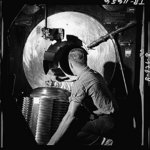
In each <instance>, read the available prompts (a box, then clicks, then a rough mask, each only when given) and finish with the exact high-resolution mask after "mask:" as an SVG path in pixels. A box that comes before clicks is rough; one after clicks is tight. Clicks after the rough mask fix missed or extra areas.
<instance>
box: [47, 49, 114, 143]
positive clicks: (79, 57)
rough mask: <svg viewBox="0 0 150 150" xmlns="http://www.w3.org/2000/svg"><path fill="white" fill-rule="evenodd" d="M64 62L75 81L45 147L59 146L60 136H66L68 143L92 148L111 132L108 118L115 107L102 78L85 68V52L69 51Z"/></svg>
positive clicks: (112, 124) (112, 126)
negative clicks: (75, 77) (55, 127)
mask: <svg viewBox="0 0 150 150" xmlns="http://www.w3.org/2000/svg"><path fill="white" fill-rule="evenodd" d="M68 62H69V67H70V69H71V71H72V73H73V74H74V75H75V76H77V80H76V81H75V82H74V84H73V86H72V90H71V96H70V97H69V102H70V104H69V107H68V111H67V113H66V114H65V116H64V117H63V119H62V121H61V123H60V125H59V127H58V129H57V131H56V132H55V133H54V135H53V136H52V137H51V139H50V141H49V142H48V144H47V145H55V144H57V143H59V142H60V141H61V139H62V138H63V137H64V135H67V136H68V139H67V140H68V143H69V142H70V141H71V140H72V141H74V140H76V142H77V143H80V144H81V145H82V144H83V145H92V144H94V141H97V139H99V138H100V137H101V136H103V135H104V134H105V133H107V132H109V131H110V130H111V129H113V128H114V125H115V123H114V118H113V115H112V114H114V113H115V112H116V108H117V104H116V102H115V100H114V98H113V97H112V95H111V93H110V91H109V89H108V87H107V85H106V83H105V80H104V78H103V77H102V76H101V75H100V74H99V73H98V72H96V71H94V70H92V69H90V68H89V67H88V66H87V52H86V51H85V50H84V49H83V48H81V47H79V48H74V49H72V50H71V51H70V52H69V56H68ZM68 132H70V134H67V133H68ZM67 136H66V137H67ZM70 139H71V140H70ZM67 140H66V141H67Z"/></svg>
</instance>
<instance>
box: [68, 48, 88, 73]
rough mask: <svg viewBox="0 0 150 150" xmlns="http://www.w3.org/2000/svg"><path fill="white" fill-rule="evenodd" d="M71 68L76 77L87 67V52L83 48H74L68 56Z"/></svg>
mask: <svg viewBox="0 0 150 150" xmlns="http://www.w3.org/2000/svg"><path fill="white" fill-rule="evenodd" d="M68 61H69V66H70V69H71V71H72V72H73V74H74V75H77V74H78V72H80V70H81V69H83V68H85V67H86V66H87V52H86V51H85V50H84V49H83V48H82V47H80V48H73V49H72V50H71V51H70V52H69V56H68Z"/></svg>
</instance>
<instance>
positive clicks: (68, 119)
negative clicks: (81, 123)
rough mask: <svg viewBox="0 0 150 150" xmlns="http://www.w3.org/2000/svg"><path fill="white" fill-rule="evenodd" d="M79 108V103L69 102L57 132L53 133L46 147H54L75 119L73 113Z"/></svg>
mask: <svg viewBox="0 0 150 150" xmlns="http://www.w3.org/2000/svg"><path fill="white" fill-rule="evenodd" d="M79 106H80V103H77V102H74V101H71V102H70V105H69V107H68V111H67V113H66V114H65V116H64V117H63V119H62V121H61V123H60V125H59V127H58V129H57V131H56V132H55V133H54V135H53V136H52V138H51V139H50V141H49V142H48V144H47V145H55V144H56V143H57V142H58V141H59V140H60V139H61V137H62V136H63V135H64V134H65V133H66V131H67V129H68V128H69V126H70V125H71V123H72V121H73V120H74V119H75V113H76V112H77V110H78V107H79Z"/></svg>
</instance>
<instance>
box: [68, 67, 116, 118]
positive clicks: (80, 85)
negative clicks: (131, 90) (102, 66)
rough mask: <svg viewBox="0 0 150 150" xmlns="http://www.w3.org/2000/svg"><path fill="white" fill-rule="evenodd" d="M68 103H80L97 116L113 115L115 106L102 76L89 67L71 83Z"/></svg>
mask: <svg viewBox="0 0 150 150" xmlns="http://www.w3.org/2000/svg"><path fill="white" fill-rule="evenodd" d="M69 101H75V102H77V103H80V104H81V105H83V106H85V107H86V108H87V109H88V110H89V111H90V112H95V111H96V114H97V115H100V114H111V113H113V112H114V110H115V105H116V104H115V103H116V102H115V100H114V98H113V97H112V95H111V93H110V91H109V89H108V87H107V84H106V82H105V80H104V78H103V77H102V75H101V74H99V73H98V72H96V71H94V70H92V69H90V68H89V67H86V68H84V69H83V71H82V72H81V73H80V75H79V76H78V79H77V80H76V81H75V82H74V83H73V86H72V90H71V96H70V97H69Z"/></svg>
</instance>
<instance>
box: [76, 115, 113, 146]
mask: <svg viewBox="0 0 150 150" xmlns="http://www.w3.org/2000/svg"><path fill="white" fill-rule="evenodd" d="M114 127H115V119H114V117H113V115H100V116H99V117H98V118H96V119H93V120H90V121H88V122H87V123H86V124H85V125H84V126H83V127H82V128H81V130H80V131H79V132H78V134H77V141H78V143H79V144H80V145H94V144H95V143H97V142H98V141H99V142H100V139H102V138H103V137H104V136H105V135H109V132H111V131H112V130H113V129H114ZM98 144H100V143H98Z"/></svg>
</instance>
